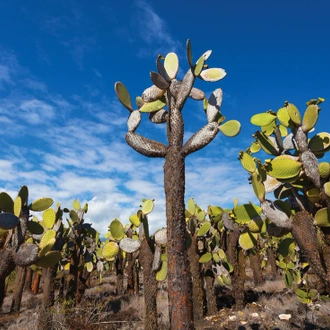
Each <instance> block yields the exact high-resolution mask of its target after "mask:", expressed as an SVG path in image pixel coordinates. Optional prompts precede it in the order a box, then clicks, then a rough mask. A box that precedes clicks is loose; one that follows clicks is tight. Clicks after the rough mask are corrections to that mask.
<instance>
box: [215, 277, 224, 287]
mask: <svg viewBox="0 0 330 330" xmlns="http://www.w3.org/2000/svg"><path fill="white" fill-rule="evenodd" d="M217 281H218V284H219V285H220V286H224V285H225V283H224V282H223V279H222V277H221V276H220V275H219V276H217Z"/></svg>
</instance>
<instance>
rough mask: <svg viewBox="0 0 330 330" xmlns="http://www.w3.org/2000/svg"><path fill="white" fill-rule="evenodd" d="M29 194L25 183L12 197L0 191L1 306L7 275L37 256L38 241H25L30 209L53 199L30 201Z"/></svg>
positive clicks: (43, 207) (44, 206)
mask: <svg viewBox="0 0 330 330" xmlns="http://www.w3.org/2000/svg"><path fill="white" fill-rule="evenodd" d="M28 197H29V191H28V187H27V186H22V187H21V189H20V190H19V192H18V194H17V197H16V198H15V200H13V199H12V198H11V197H10V196H9V195H8V194H7V193H6V192H1V193H0V307H1V305H2V303H3V299H4V296H5V279H6V277H7V276H8V275H9V274H10V273H11V272H12V271H13V270H14V269H15V266H16V265H18V266H21V267H26V266H29V265H32V264H34V263H35V262H37V260H38V259H39V258H40V257H39V247H38V245H37V244H34V243H33V242H26V238H27V234H28V227H29V224H30V222H31V221H30V212H31V211H35V212H41V211H44V210H46V209H48V208H49V207H50V206H51V205H52V204H53V200H52V199H51V198H40V199H37V200H35V201H33V202H32V203H30V204H29V203H28ZM19 300H20V298H19Z"/></svg>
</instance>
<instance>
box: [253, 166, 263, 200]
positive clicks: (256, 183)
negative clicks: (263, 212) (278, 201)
mask: <svg viewBox="0 0 330 330" xmlns="http://www.w3.org/2000/svg"><path fill="white" fill-rule="evenodd" d="M251 183H252V188H253V191H254V193H255V195H256V196H257V198H258V199H259V201H260V202H262V201H264V200H265V194H266V189H265V186H264V184H263V182H262V181H261V179H260V176H259V175H258V173H257V172H253V173H252V180H251Z"/></svg>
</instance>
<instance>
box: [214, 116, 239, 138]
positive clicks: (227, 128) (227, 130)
mask: <svg viewBox="0 0 330 330" xmlns="http://www.w3.org/2000/svg"><path fill="white" fill-rule="evenodd" d="M219 131H220V132H222V133H223V134H224V135H225V136H228V137H234V136H236V135H237V134H239V132H240V131H241V124H240V122H239V121H237V120H229V121H227V122H225V123H224V124H222V125H220V126H219Z"/></svg>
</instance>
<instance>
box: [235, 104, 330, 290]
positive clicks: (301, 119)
mask: <svg viewBox="0 0 330 330" xmlns="http://www.w3.org/2000/svg"><path fill="white" fill-rule="evenodd" d="M323 101H324V100H323V99H322V98H319V99H312V100H310V101H308V102H307V103H306V104H307V108H306V110H305V112H304V114H303V115H301V113H300V112H299V110H298V109H297V107H296V106H295V105H294V104H291V103H288V102H285V103H284V107H282V108H280V109H279V110H278V111H277V112H273V111H267V112H265V113H259V114H255V115H254V116H252V117H251V123H252V124H254V125H256V126H260V127H261V129H260V131H257V132H256V133H255V134H254V138H255V140H254V141H253V142H252V144H251V146H250V147H249V148H248V149H247V150H246V151H244V152H243V151H241V152H240V155H239V160H240V162H241V164H242V166H243V167H244V169H245V170H246V171H248V172H249V174H250V181H251V184H252V187H253V191H254V193H255V195H256V197H257V198H258V200H259V201H260V207H261V210H262V212H263V215H264V216H265V217H266V218H267V221H269V225H268V226H267V231H268V233H269V234H270V235H272V236H278V237H283V235H285V236H284V237H285V240H284V242H282V243H281V244H282V247H281V250H283V246H286V250H287V252H286V253H285V254H286V255H283V256H282V260H280V261H279V265H280V267H281V268H282V269H284V270H285V279H286V283H287V285H288V286H292V285H293V284H294V283H295V285H297V286H298V285H300V284H303V283H302V282H303V281H302V279H301V276H300V273H299V272H298V271H297V270H296V267H295V266H294V263H295V261H296V257H295V249H294V246H295V245H294V244H297V246H298V247H299V249H300V255H301V257H302V258H305V260H306V261H307V262H308V264H309V265H310V266H311V268H312V270H313V271H314V272H315V273H316V274H317V276H318V277H319V278H320V280H321V281H322V282H323V284H324V289H325V290H326V291H327V292H329V291H330V276H329V274H330V253H329V252H330V244H329V243H330V239H329V238H330V236H329V234H330V232H329V227H330V182H329V181H330V180H329V178H330V163H329V162H326V161H323V162H319V159H321V158H322V157H323V156H324V154H325V153H326V152H327V151H329V150H330V133H327V132H321V133H316V134H314V135H313V136H309V135H310V134H311V133H313V132H314V128H315V125H316V123H317V121H318V118H319V113H320V110H321V108H320V104H321V103H322V102H323ZM260 150H261V151H263V152H264V153H263V155H265V154H266V156H264V161H263V162H262V160H261V159H259V158H257V157H255V156H254V154H256V153H257V152H259V151H260ZM269 193H273V194H274V197H275V200H270V199H267V198H266V194H269ZM267 196H268V195H267ZM289 243H290V244H289ZM289 247H290V248H289ZM289 251H291V252H289ZM288 255H289V256H290V255H291V259H292V260H287V262H284V261H285V260H284V259H285V258H287V256H288ZM298 289H299V288H298ZM298 289H297V290H298ZM299 290H300V291H299ZM299 290H298V291H297V292H298V293H299V294H300V295H301V294H302V293H301V289H299ZM298 293H297V294H298ZM299 294H298V296H299Z"/></svg>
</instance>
